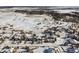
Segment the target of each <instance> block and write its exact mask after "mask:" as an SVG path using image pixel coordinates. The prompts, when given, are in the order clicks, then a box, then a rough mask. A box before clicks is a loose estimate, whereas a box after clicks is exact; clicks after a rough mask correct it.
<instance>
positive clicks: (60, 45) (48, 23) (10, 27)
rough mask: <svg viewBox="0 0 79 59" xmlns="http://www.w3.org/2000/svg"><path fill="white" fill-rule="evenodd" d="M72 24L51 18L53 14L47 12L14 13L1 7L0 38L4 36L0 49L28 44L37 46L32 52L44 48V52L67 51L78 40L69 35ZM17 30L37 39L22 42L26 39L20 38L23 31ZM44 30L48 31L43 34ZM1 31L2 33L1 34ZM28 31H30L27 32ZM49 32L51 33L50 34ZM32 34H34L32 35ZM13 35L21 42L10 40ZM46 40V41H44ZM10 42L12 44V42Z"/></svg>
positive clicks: (41, 50)
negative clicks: (32, 41)
mask: <svg viewBox="0 0 79 59" xmlns="http://www.w3.org/2000/svg"><path fill="white" fill-rule="evenodd" d="M7 10H8V9H7ZM3 11H5V12H3ZM55 11H58V13H71V12H73V11H76V10H55ZM73 24H74V23H72V22H64V21H62V20H60V21H57V20H55V19H54V18H53V16H51V15H47V14H42V15H40V14H38V15H37V14H32V15H31V14H26V13H16V12H14V11H10V12H9V11H8V12H7V11H6V10H5V9H4V10H3V9H2V10H0V40H1V39H2V38H4V40H3V41H4V42H3V43H2V44H0V51H3V50H2V48H4V46H9V47H10V48H14V47H17V46H20V47H21V46H29V47H31V46H36V47H37V46H39V47H38V48H35V49H34V50H33V52H34V53H35V52H37V53H42V52H44V51H45V50H46V51H45V52H47V51H48V52H54V53H55V52H68V51H70V50H68V48H69V49H71V48H72V46H73V44H79V41H77V40H76V39H75V38H73V39H72V37H71V36H72V33H70V32H72V31H73V30H72V29H70V28H71V27H72V25H73ZM76 25H78V24H76ZM74 28H75V26H74ZM14 31H15V32H14ZM19 31H20V32H24V34H25V36H26V37H27V38H29V39H30V38H34V39H37V41H36V42H34V43H33V44H31V41H27V43H24V42H26V41H23V40H21V39H20V38H21V36H22V34H23V33H22V34H19ZM45 31H48V33H46V34H45ZM3 32H4V34H2V33H3ZM29 32H31V33H30V34H27V33H29ZM50 32H51V33H52V34H50ZM77 33H78V32H76V33H73V35H75V36H76V34H77ZM33 34H35V36H33ZM45 35H46V36H45ZM69 35H71V36H69ZM14 36H15V38H17V40H16V41H17V42H18V40H19V41H20V40H21V41H22V42H21V43H18V44H17V43H16V41H10V39H12V40H13V37H14ZM42 36H44V38H41V37H42ZM68 36H69V37H68ZM43 39H44V40H43ZM24 40H26V39H24ZM32 40H33V39H32ZM41 40H42V43H38V44H37V42H41ZM46 40H47V43H46V42H45V41H46ZM12 42H13V43H14V44H12ZM15 43H16V44H15ZM65 44H66V45H65ZM69 45H70V47H69ZM72 49H74V48H72ZM75 49H77V50H78V49H79V48H75ZM13 50H14V49H13ZM51 50H52V51H51ZM67 50H68V51H67ZM21 51H26V50H25V49H20V48H19V50H18V52H21ZM71 52H73V51H71Z"/></svg>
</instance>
